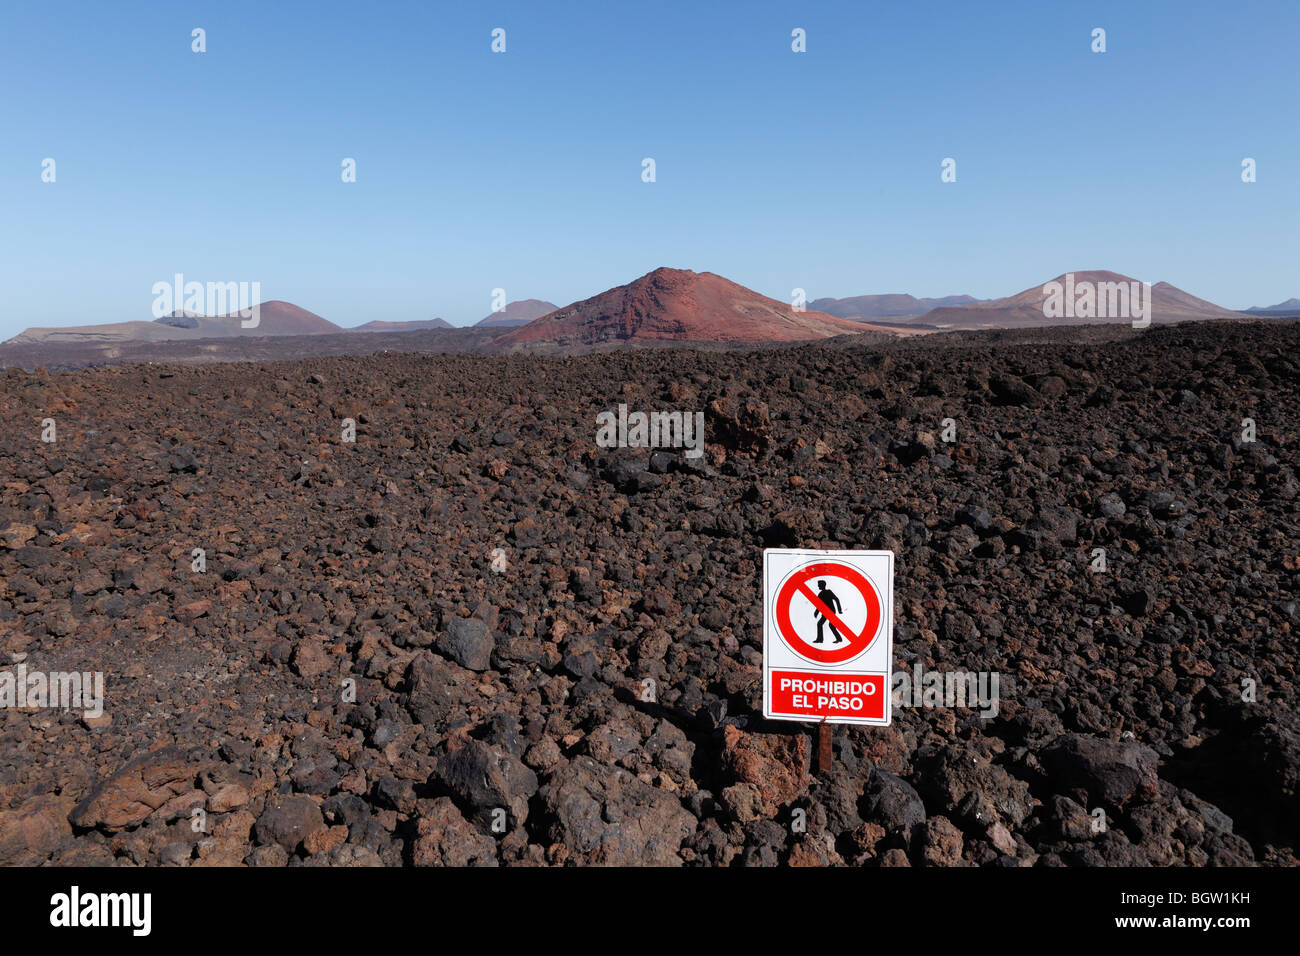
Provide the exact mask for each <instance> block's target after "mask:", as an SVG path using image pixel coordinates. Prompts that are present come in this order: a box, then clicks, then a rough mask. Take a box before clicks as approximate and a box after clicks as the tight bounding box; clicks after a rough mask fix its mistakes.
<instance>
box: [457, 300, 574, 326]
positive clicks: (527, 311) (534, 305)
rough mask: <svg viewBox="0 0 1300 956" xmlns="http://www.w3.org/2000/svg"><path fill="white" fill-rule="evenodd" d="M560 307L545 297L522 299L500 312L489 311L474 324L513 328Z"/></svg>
mask: <svg viewBox="0 0 1300 956" xmlns="http://www.w3.org/2000/svg"><path fill="white" fill-rule="evenodd" d="M558 308H559V306H558V305H556V304H555V303H554V302H547V301H546V300H545V299H520V300H519V301H518V302H511V303H510V304H509V305H507V306H506V307H505V308H504V309H502V310H501V311H500V312H492V313H489V314H488V315H486V316H484V317H483V318H482V319H479V321H478V322H476V323H474V324H475V325H476V326H480V327H483V328H495V327H498V326H500V327H502V328H512V327H514V326H517V325H527V324H528V323H529V322H531V321H533V319H540V318H541V317H542V316H544V315H547V314H549V313H551V312H554V311H555V310H556V309H558Z"/></svg>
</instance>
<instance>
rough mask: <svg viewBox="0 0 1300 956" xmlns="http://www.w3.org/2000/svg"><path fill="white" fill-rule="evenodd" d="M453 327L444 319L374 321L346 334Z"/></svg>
mask: <svg viewBox="0 0 1300 956" xmlns="http://www.w3.org/2000/svg"><path fill="white" fill-rule="evenodd" d="M454 328H455V326H454V325H452V324H451V323H450V322H448V321H447V320H446V319H411V320H409V321H406V322H385V321H383V320H382V319H374V320H373V321H370V322H367V323H365V324H364V325H356V326H353V327H352V328H350V329H346V330H345V331H347V332H411V331H414V330H415V329H454Z"/></svg>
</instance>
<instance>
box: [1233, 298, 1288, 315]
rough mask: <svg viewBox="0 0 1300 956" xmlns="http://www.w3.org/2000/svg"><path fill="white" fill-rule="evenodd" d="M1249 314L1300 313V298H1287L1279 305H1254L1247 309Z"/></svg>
mask: <svg viewBox="0 0 1300 956" xmlns="http://www.w3.org/2000/svg"><path fill="white" fill-rule="evenodd" d="M1246 313H1247V314H1248V315H1300V299H1287V300H1286V301H1285V302H1279V303H1278V304H1277V305H1265V306H1259V305H1257V306H1254V307H1253V308H1249V309H1246Z"/></svg>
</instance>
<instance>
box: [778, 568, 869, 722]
mask: <svg viewBox="0 0 1300 956" xmlns="http://www.w3.org/2000/svg"><path fill="white" fill-rule="evenodd" d="M893 608H894V554H893V552H892V551H813V550H798V549H785V548H768V549H767V550H765V551H764V552H763V716H764V717H769V718H775V719H778V720H806V721H812V722H820V721H822V720H827V721H830V722H832V723H848V724H882V725H883V724H888V723H889V721H890V706H889V696H890V695H889V690H890V680H889V679H890V672H891V670H892V669H893V660H894V654H893V643H894V641H893V634H894V617H893Z"/></svg>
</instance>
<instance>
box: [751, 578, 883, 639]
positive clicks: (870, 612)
mask: <svg viewBox="0 0 1300 956" xmlns="http://www.w3.org/2000/svg"><path fill="white" fill-rule="evenodd" d="M818 576H821V577H825V578H830V577H835V578H839V579H841V580H843V581H848V582H849V584H851V585H853V587H855V588H857V589H858V591H860V592H861V594H862V598H863V600H864V602H865V603H866V605H867V622H866V623H865V624H864V625H863V626H862V631H861V633H857V632H855V631H854V630H853V629H852V628H851V627H846V626H845V624H844V622H843V621H841V620H840V619H839V618H838V617H837V616H836V615H835V614H834V612H832V611H831V609H830V608H828V607H826V606H825V605H824V604H822V603H821V602H820V601H818V600H817V595H816V594H814V593H813V591H812V589H811V588H809V587H808V581H809V580H811V579H812V578H815V577H818ZM801 591H802V592H803V596H804V597H806V598H807V599H808V600H809V601H810V602H811V603H812V606H813V607H815V608H817V610H819V611H820V612H821V613H822V615H823V616H824V617H825V618H826V619H827V620H828V621H830V623H831V624H833V625H834V626H835V628H836V629H837V630H838V631H839V632H840V633H841V634H843V635H844V639H845V643H844V644H842V645H838V646H836V647H835V648H834V649H832V650H822V649H821V648H820V647H815V646H814V645H812V644H809V643H808V642H807V641H805V640H804V639H803V638H802V637H800V636H799V633H798V632H797V631H796V630H795V629H794V624H793V623H792V622H791V621H790V602H791V600H793V599H794V596H795V594H797V593H799V592H801ZM775 610H776V627H777V631H778V632H779V633H780V635H781V639H782V640H784V641H785V643H786V645H787V646H789V648H790V650H792V651H794V652H795V653H796V654H798V655H799V656H800V657H803V658H806V659H808V660H810V661H816V662H817V663H820V664H843V663H844V662H845V661H850V660H852V659H853V658H855V657H857V656H858V655H859V654H861V653H862V652H863V651H865V650H866V649H867V648H868V647H870V646H871V645H872V644H873V643H874V642H875V640H876V637H877V635H878V633H879V631H880V618H881V612H880V594H879V592H877V591H876V586H875V585H874V584H872V583H871V581H870V579H868V578H867V576H866V575H864V574H863V573H862V572H861V571H859V570H858V569H857V568H854V567H850V566H849V565H847V564H835V563H830V562H825V561H822V562H818V563H817V564H810V565H807V566H806V567H804V568H801V569H800V570H798V571H796V572H795V573H794V574H792V575H790V576H789V577H788V578H786V579H785V581H784V583H782V585H781V589H780V590H779V591H778V592H777V594H776V609H775Z"/></svg>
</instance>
